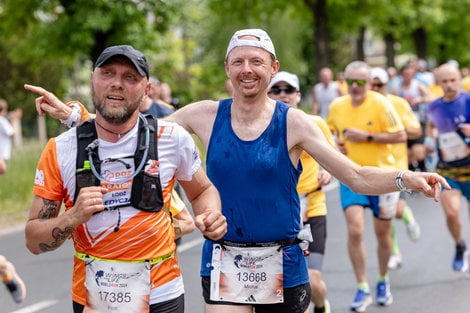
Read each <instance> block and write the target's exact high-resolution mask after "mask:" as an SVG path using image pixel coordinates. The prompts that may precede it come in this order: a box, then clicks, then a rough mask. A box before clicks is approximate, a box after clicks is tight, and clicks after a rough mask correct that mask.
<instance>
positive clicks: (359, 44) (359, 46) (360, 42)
mask: <svg viewBox="0 0 470 313" xmlns="http://www.w3.org/2000/svg"><path fill="white" fill-rule="evenodd" d="M365 38H366V27H365V26H361V28H359V36H358V37H357V41H356V55H357V59H358V60H360V61H364V60H365V53H364V41H365Z"/></svg>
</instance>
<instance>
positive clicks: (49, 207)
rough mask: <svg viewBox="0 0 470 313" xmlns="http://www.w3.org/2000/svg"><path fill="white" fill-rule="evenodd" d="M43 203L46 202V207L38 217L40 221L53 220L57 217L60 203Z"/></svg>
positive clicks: (51, 201)
mask: <svg viewBox="0 0 470 313" xmlns="http://www.w3.org/2000/svg"><path fill="white" fill-rule="evenodd" d="M43 202H44V205H43V207H42V208H41V210H40V211H39V216H38V217H39V219H40V220H46V219H51V218H53V217H56V214H57V212H56V211H57V204H58V203H57V202H58V201H53V200H47V199H43Z"/></svg>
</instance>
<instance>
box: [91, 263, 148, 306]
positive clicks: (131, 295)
mask: <svg viewBox="0 0 470 313" xmlns="http://www.w3.org/2000/svg"><path fill="white" fill-rule="evenodd" d="M85 264H86V280H85V287H86V290H87V304H86V306H85V309H84V311H83V312H84V313H111V312H113V313H148V312H149V299H150V265H149V264H148V262H138V263H132V262H112V261H103V260H97V259H91V258H86V259H85Z"/></svg>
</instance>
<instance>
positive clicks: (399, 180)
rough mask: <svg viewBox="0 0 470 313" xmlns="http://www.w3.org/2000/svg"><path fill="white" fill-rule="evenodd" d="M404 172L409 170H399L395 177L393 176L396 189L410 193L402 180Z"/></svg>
mask: <svg viewBox="0 0 470 313" xmlns="http://www.w3.org/2000/svg"><path fill="white" fill-rule="evenodd" d="M406 172H409V171H400V172H399V173H398V175H397V177H395V185H397V188H398V190H400V191H404V192H407V193H409V194H411V192H412V191H411V190H410V189H408V188H406V186H405V183H404V182H403V175H404V174H405V173H406Z"/></svg>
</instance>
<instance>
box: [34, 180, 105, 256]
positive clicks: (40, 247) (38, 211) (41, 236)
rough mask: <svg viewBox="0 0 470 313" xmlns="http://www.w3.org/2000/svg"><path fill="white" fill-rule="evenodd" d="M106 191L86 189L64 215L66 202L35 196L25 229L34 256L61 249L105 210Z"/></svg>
mask: <svg viewBox="0 0 470 313" xmlns="http://www.w3.org/2000/svg"><path fill="white" fill-rule="evenodd" d="M102 192H103V190H102V189H101V188H100V187H86V188H82V189H81V190H80V194H79V196H78V198H77V201H76V202H75V205H74V206H73V207H71V208H70V209H68V210H67V211H65V212H63V213H62V214H60V215H59V213H60V206H61V204H62V201H58V200H56V201H54V200H48V199H44V198H42V197H39V196H34V198H33V203H32V205H31V209H30V212H29V219H28V221H27V223H26V228H25V234H26V247H27V248H28V249H29V250H30V251H31V252H32V253H34V254H40V253H43V252H47V251H52V250H55V249H57V248H58V247H60V246H61V245H62V244H63V243H64V242H65V240H67V239H68V238H69V237H70V235H71V234H72V232H73V231H75V229H76V228H77V226H78V225H80V224H82V223H85V222H86V221H88V220H89V219H90V218H91V217H92V215H93V213H95V212H99V211H102V210H103V209H104V206H103V200H102Z"/></svg>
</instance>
